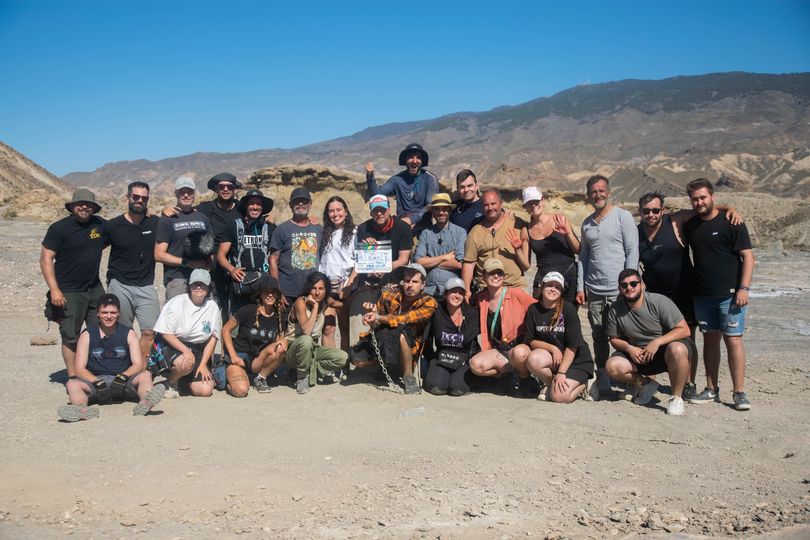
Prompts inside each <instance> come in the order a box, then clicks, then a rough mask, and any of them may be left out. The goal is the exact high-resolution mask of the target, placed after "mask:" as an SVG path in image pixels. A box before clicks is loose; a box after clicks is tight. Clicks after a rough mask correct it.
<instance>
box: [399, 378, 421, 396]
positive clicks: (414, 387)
mask: <svg viewBox="0 0 810 540" xmlns="http://www.w3.org/2000/svg"><path fill="white" fill-rule="evenodd" d="M402 384H403V386H405V393H406V394H420V393H421V392H422V389H421V388H419V385H418V384H416V376H414V375H405V376H404V377H402Z"/></svg>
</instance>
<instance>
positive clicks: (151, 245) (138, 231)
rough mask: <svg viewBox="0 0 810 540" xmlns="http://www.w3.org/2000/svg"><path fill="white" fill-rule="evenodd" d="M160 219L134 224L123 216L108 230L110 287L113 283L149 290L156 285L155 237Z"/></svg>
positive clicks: (154, 218)
mask: <svg viewBox="0 0 810 540" xmlns="http://www.w3.org/2000/svg"><path fill="white" fill-rule="evenodd" d="M157 226H158V217H157V216H149V217H145V218H144V219H143V220H142V221H141V222H140V224H137V225H136V224H135V223H131V222H130V221H129V220H128V219H127V218H126V217H125V216H124V215H123V214H121V215H120V216H118V217H115V218H113V219H111V220H109V221H108V222H107V224H106V226H105V227H104V244H105V245H108V246H110V262H109V266H108V267H107V283H109V282H110V280H112V279H115V280H116V281H118V282H120V283H123V284H124V285H131V286H134V287H145V286H147V285H152V284H154V282H155V237H156V231H157Z"/></svg>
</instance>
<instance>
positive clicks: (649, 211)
mask: <svg viewBox="0 0 810 540" xmlns="http://www.w3.org/2000/svg"><path fill="white" fill-rule="evenodd" d="M641 213H642V214H644V215H645V216H646V215H647V214H655V215H656V216H657V215H658V214H660V213H661V209H660V208H642V209H641Z"/></svg>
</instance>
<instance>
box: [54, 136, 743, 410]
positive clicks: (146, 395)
mask: <svg viewBox="0 0 810 540" xmlns="http://www.w3.org/2000/svg"><path fill="white" fill-rule="evenodd" d="M428 159H429V157H428V153H427V152H426V151H425V150H424V149H423V148H422V147H421V146H420V145H418V144H410V145H408V146H407V147H406V148H405V149H404V150H403V151H402V152H401V153H400V155H399V163H400V165H402V166H404V167H405V169H404V170H403V171H402V172H400V173H398V174H397V175H394V176H392V177H391V178H389V179H388V181H387V182H385V183H384V184H382V185H380V184H378V183H377V180H376V178H375V165H374V163H368V164H367V165H366V180H367V187H368V192H369V199H368V209H369V219H367V220H365V221H363V222H362V223H359V224H356V223H355V221H354V217H353V216H352V214H351V212H350V211H349V208H348V205H347V204H346V202H345V200H343V199H342V198H341V197H339V196H333V197H331V198H329V199H328V201H327V202H326V205H325V207H324V209H323V215H322V219H318V218H316V217H314V216H313V215H312V212H311V210H312V195H311V193H310V192H309V191H308V190H307V189H306V188H303V187H298V188H296V189H294V190H293V191H292V194H291V196H290V199H289V206H290V209H291V211H292V218H291V219H289V220H287V221H285V222H283V223H280V224H278V225H276V224H274V223H273V222H272V218H271V212H272V210H273V207H274V201H273V200H272V199H271V198H269V197H267V196H265V195H264V194H263V193H262V192H261V191H259V190H257V189H249V190H248V191H247V192H246V193H245V194H244V195H243V196H242V197H241V199H240V198H238V197H237V190H239V189H241V188H242V187H243V186H242V184H241V183H240V182H239V181H238V180H237V179H236V177H235V176H234V175H232V174H230V173H221V174H218V175H216V176H214V177H212V178H211V179H210V180H209V182H208V185H207V187H208V189H209V190H211V191H213V192H214V193H215V194H216V197H215V198H214V199H213V200H211V201H208V202H204V203H201V204H198V205H196V206H195V204H194V203H195V199H196V196H197V187H196V184H195V182H194V181H193V180H192V179H191V178H188V177H180V178H178V179H177V181H176V182H175V195H176V201H177V202H176V205H175V206H173V207H170V208H165V209H162V210H161V211H160V212H158V214H159V215H151V214H150V213H149V212H148V211H147V205H148V201H149V193H150V191H149V185H148V184H146V183H144V182H132V183H131V184H129V186H128V188H127V211H126V212H125V213H123V214H122V215H120V216H118V217H115V218H113V219H110V220H107V221H105V220H103V219H102V218H100V217H99V216H97V215H96V214H97V213H98V212H99V210H100V209H101V206H100V205H99V204H98V203H97V202H96V200H95V195H94V194H93V193H92V192H90V191H89V190H86V189H78V190H76V192H75V194H74V196H73V199H72V200H71V201H70V202H68V203H66V204H65V208H66V210H67V211H68V212H69V213H70V216H68V217H66V218H64V219H62V220H60V221H57V222H56V223H54V224H52V225H51V226H50V227H49V229H48V232H47V234H46V236H45V239H44V240H43V242H42V253H41V257H40V265H41V269H42V273H43V276H44V278H45V281H46V283H47V285H48V289H49V292H48V295H47V301H46V316H47V317H48V318H49V319H50V320H54V321H58V323H59V329H60V334H61V338H62V355H63V359H64V362H65V366H66V368H67V375H68V382H67V393H68V398H69V404H67V405H64V406H62V407H60V408H59V410H58V415H59V417H60V418H62V419H64V420H67V421H76V420H83V419H88V418H93V417H97V416H98V408H97V407H95V406H94V404H96V403H98V404H105V403H108V402H111V401H121V400H134V401H136V402H137V403H136V405H135V408H134V409H133V413H134V414H137V415H145V414H146V413H147V412H148V411H149V410H151V408H152V407H154V405H156V404H157V403H158V402H159V401H160V400H161V399H163V398H172V397H178V396H180V395H181V394H190V395H193V396H210V395H212V393H213V392H214V390H215V389H220V390H224V391H227V392H228V393H229V394H230V395H232V396H235V397H244V396H246V395H247V394H248V392H249V391H250V389H251V388H253V389H254V390H255V391H257V392H259V393H267V392H270V391H271V387H272V386H273V384H283V383H284V382H285V381H287V380H288V379H289V382H290V383H292V384H293V385H294V386H295V388H296V390H297V392H298V393H299V394H305V393H307V392H308V391H309V390H310V389H311V388H313V387H314V386H315V385H317V384H323V383H328V382H335V381H339V380H342V379H344V378H345V377H347V376H349V375H350V374H351V373H353V372H354V371H356V370H358V369H363V368H371V369H374V370H377V371H378V372H379V373H378V375H379V376H380V377H384V378H387V379H388V380H389V381H400V380H401V386H402V388H403V389H404V392H405V393H406V394H413V393H419V392H421V390H422V388H424V389H425V390H427V391H428V392H430V393H432V394H450V395H453V396H461V395H465V394H467V393H469V392H471V391H473V390H476V389H491V390H493V391H495V392H498V393H504V394H509V395H512V396H515V397H537V398H538V399H541V400H547V401H553V402H557V403H571V402H573V401H574V400H576V399H578V398H583V399H586V400H596V399H599V397H600V395H601V396H604V395H605V394H606V393H608V392H616V391H620V392H624V393H625V394H626V397H629V398H630V399H632V400H633V401H635V402H636V403H638V404H642V405H643V404H647V403H649V402H650V401H651V400H652V398H653V397H654V395H655V394H656V392H657V391H658V389H659V383H658V382H657V381H656V379H655V376H656V375H658V374H660V373H664V372H667V373H668V375H669V381H670V393H671V397H670V398H669V402H668V404H667V413H669V414H672V415H681V414H683V413H684V409H685V405H684V402H685V401H688V402H690V403H707V402H711V401H720V392H719V388H718V384H717V380H718V370H719V364H720V343H721V340H723V341H724V342H725V344H726V348H727V350H728V358H729V366H730V371H731V379H732V384H733V387H734V388H733V395H732V398H733V402H734V406H735V407H736V408H737V409H738V410H747V409H749V408H750V402H749V399H748V397H747V395H746V394H745V391H744V387H743V383H744V368H745V352H744V348H743V340H742V336H743V333H744V321H745V314H746V309H747V304H748V291H749V290H750V286H751V278H752V274H753V261H754V259H753V253H752V249H751V242H750V238H749V236H748V233H747V230H746V227H745V225H744V224H743V223H742V220H741V218H740V216H739V215H738V214H737V212H736V211H734V209H731V208H726V207H720V206H718V205H716V204H715V201H714V194H713V186H712V184H711V182H709V181H708V180H705V179H698V180H694V181H692V182H690V183H689V185H688V186H687V193H688V196H689V200H690V202H691V205H692V210H680V211H677V212H667V211H666V208H665V206H664V200H665V199H664V196H663V195H662V194H660V193H648V194H646V195H644V196H643V197H642V198H641V199H640V201H639V214H640V217H641V222H640V223H639V224H636V223H635V222H634V220H633V217H632V215H631V214H630V212H628V211H626V210H624V209H621V208H619V207H617V206H614V205H613V203H612V202H611V200H610V186H609V180H608V179H607V178H606V177H604V176H601V175H595V176H592V177H591V178H590V179H589V180H588V182H587V184H586V193H587V197H588V200H589V202H590V204H591V205H592V206H593V208H594V212H593V213H592V214H591V215H589V216H588V217H587V218H586V219H585V220H584V222H583V223H582V226H581V230H580V234H579V235H577V234H576V232H575V230H574V228H573V226H572V224H571V222H570V221H569V219H568V218H567V217H566V216H565V215H563V214H559V213H558V214H552V213H549V212H547V211H546V209H545V201H544V197H543V194H542V192H541V190H540V189H539V188H537V187H534V186H530V187H527V188H525V189H523V192H522V203H523V207H524V209H525V211H526V214H527V215H526V217H525V219H524V218H523V217H521V216H517V215H513V214H512V213H511V212H509V211H506V210H505V209H504V208H503V198H502V195H501V193H500V192H499V191H498V190H496V189H484V190H481V187H480V185H479V182H478V179H477V178H476V176H475V174H474V173H473V172H472V171H471V170H469V169H464V170H462V171H461V172H459V173H458V175H457V177H456V192H457V193H456V196H455V197H452V196H451V195H450V194H447V193H442V192H440V186H439V182H438V180H437V178H436V177H435V176H434V175H433V174H431V173H430V172H429V171H427V169H426V166H427V165H428ZM391 196H393V197H395V198H396V201H397V210H396V213H393V212H392V208H391V201H390V198H389V197H391ZM107 247H109V248H110V254H109V264H108V270H107V275H106V280H105V281H106V292H105V288H104V287H103V286H102V283H101V280H100V277H99V268H100V262H101V256H102V252H103V250H104V249H106V248H107ZM690 252H691V257H690ZM532 254H534V259H535V265H536V267H537V268H536V274H535V275H536V277H535V279H534V281H533V282H532V284H531V287H530V288H529V287H528V285H529V284H528V283H526V282H525V280H524V276H525V274H526V272H527V271H529V270H530V268H531V264H532V261H531V255H532ZM156 263H161V264H162V265H163V276H164V277H163V279H164V286H165V291H166V298H165V304H164V305H163V307H162V308H161V307H160V301H159V298H158V295H157V290H156V288H155V287H154V278H155V264H156ZM529 290H530V291H531V293H529V292H527V291H529ZM580 305H584V306H585V307H586V309H587V315H588V321H589V323H590V326H591V334H592V338H593V353H594V354H593V355H592V354H591V349H590V348H589V346H588V344H587V343H586V342H585V340H584V338H583V333H582V328H581V325H580V319H579V315H578V309H577V308H578V306H580ZM136 319H137V321H138V327H139V330H140V335H136V333H135V331H134V330H133V329H132V327H133V323H134V321H135V320H136ZM697 326H699V327H700V330H701V332H702V333H703V335H704V348H703V356H704V364H705V370H706V387H705V389H704V390H703V391H701V392H699V393H698V392H697V388H696V384H695V377H696V370H697V359H698V354H697V349H696V347H695V341H694V338H695V329H696V327H697ZM83 327H84V329H83ZM338 335H339V336H340V344H339V346H338V344H337V343H336V342H337V336H338ZM611 349H612V352H611ZM218 350H220V351H221V354H217V351H218ZM420 368H421V369H420ZM420 372H422V373H423V374H424V376H423V377H422V380H421V381H420V377H419V374H420ZM153 377H162V378H164V379H165V380H164V381H162V382H161V383H159V384H155V383H153Z"/></svg>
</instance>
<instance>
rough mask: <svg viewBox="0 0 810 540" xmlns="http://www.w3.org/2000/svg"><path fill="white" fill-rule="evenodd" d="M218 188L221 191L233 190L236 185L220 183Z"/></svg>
mask: <svg viewBox="0 0 810 540" xmlns="http://www.w3.org/2000/svg"><path fill="white" fill-rule="evenodd" d="M217 189H218V190H219V191H233V189H234V187H233V184H219V185H218V186H217Z"/></svg>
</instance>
